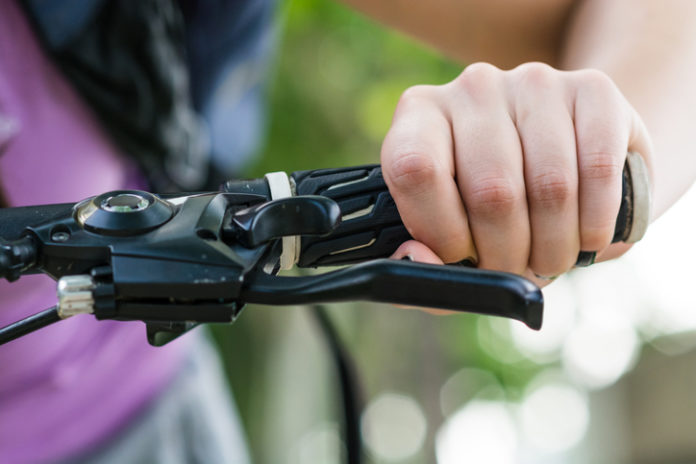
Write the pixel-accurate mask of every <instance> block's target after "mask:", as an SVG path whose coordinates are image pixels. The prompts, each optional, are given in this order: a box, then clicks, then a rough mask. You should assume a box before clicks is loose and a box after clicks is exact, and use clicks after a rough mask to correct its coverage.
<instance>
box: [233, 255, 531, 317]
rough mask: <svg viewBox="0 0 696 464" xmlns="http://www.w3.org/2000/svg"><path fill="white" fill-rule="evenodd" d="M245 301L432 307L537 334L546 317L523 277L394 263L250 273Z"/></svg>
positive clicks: (431, 265)
mask: <svg viewBox="0 0 696 464" xmlns="http://www.w3.org/2000/svg"><path fill="white" fill-rule="evenodd" d="M240 297H241V299H242V300H243V301H245V302H248V303H261V304H269V305H293V304H312V303H324V302H326V303H335V302H342V301H374V302H379V303H392V304H401V305H410V306H421V307H433V308H439V309H448V310H453V311H466V312H472V313H478V314H485V315H489V316H502V317H508V318H511V319H516V320H519V321H522V322H524V323H525V324H526V325H527V326H529V327H530V328H532V329H536V330H538V329H540V328H541V322H542V314H543V297H542V294H541V290H539V288H538V287H537V286H536V285H534V284H533V283H531V282H530V281H528V280H526V279H524V278H521V277H519V276H516V275H513V274H507V273H503V272H493V271H484V270H478V269H469V268H464V267H461V268H454V267H450V266H438V265H434V264H424V263H415V262H410V261H399V260H390V259H378V260H373V261H368V262H365V263H361V264H356V265H354V266H348V267H345V268H342V269H339V270H336V271H332V272H327V273H324V274H320V275H317V276H304V277H280V276H273V275H269V274H266V273H263V272H255V273H251V274H249V275H248V276H247V278H246V279H245V285H244V287H243V288H242V292H241V294H240Z"/></svg>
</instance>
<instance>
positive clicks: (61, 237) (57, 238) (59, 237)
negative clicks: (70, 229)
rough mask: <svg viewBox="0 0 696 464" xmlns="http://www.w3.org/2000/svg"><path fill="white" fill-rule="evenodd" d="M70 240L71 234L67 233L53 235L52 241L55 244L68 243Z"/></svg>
mask: <svg viewBox="0 0 696 464" xmlns="http://www.w3.org/2000/svg"><path fill="white" fill-rule="evenodd" d="M69 238H70V234H69V233H67V232H54V233H53V235H51V240H53V241H54V242H67V241H68V239H69Z"/></svg>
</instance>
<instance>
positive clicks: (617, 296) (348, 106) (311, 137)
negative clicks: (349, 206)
mask: <svg viewBox="0 0 696 464" xmlns="http://www.w3.org/2000/svg"><path fill="white" fill-rule="evenodd" d="M278 22H279V29H278V30H279V37H278V59H277V61H276V65H275V69H274V72H273V79H272V82H271V85H270V89H269V91H270V102H271V119H270V125H269V127H268V138H267V144H266V146H265V148H264V152H263V155H262V156H261V157H260V158H259V159H258V161H257V163H256V164H255V165H253V166H248V168H247V172H246V175H248V176H252V177H256V176H260V175H262V174H263V173H265V172H268V171H278V170H285V171H296V170H301V169H315V168H321V167H339V166H348V165H356V164H363V163H374V162H378V158H379V149H380V144H381V140H382V138H383V136H384V135H385V133H386V131H387V129H388V127H389V124H390V121H391V114H392V112H393V109H394V107H395V105H396V102H397V100H398V98H399V96H400V94H401V92H403V91H404V90H405V89H406V88H407V87H409V86H411V85H415V84H424V83H427V84H441V83H445V82H447V81H449V80H451V79H453V78H454V77H455V76H456V75H457V74H458V73H459V72H460V70H461V69H462V67H463V65H462V64H457V63H452V62H449V61H447V60H446V59H444V58H443V57H441V56H439V55H437V54H436V53H434V52H432V51H430V50H428V49H426V48H423V47H422V46H420V45H418V44H417V43H415V42H414V41H412V40H410V39H408V38H406V37H403V36H401V35H398V34H396V33H393V32H389V31H387V30H385V29H383V28H381V27H380V26H378V25H377V24H375V23H373V22H371V21H369V20H367V19H365V18H363V17H361V16H359V15H357V14H355V13H353V12H351V11H349V10H348V9H346V8H344V7H342V6H340V5H338V4H336V3H333V2H329V1H325V0H293V1H287V2H284V3H283V5H282V7H281V12H280V15H279V18H278ZM695 207H696V196H695V195H694V192H692V193H691V194H689V195H687V197H686V198H685V199H683V200H682V201H681V203H679V204H678V205H676V206H675V207H674V208H673V209H672V210H671V211H670V212H668V213H667V214H666V215H665V217H663V218H662V219H660V221H659V222H658V223H657V224H656V225H654V226H653V227H652V229H651V230H650V231H649V232H648V236H647V237H646V239H644V241H643V242H642V243H641V244H640V245H639V246H637V247H635V249H634V250H632V251H631V252H629V253H628V254H627V255H626V256H625V257H624V258H622V259H621V260H619V261H616V262H612V263H608V264H600V265H595V266H593V267H592V268H591V269H585V270H578V271H574V272H573V273H571V274H569V275H566V276H563V277H561V278H560V279H558V281H556V282H554V283H553V284H552V285H551V286H550V287H548V288H547V289H546V290H545V291H544V293H545V298H546V301H547V303H546V313H545V323H544V328H543V329H542V331H541V332H533V331H531V330H529V329H527V328H526V327H524V326H523V325H522V324H519V323H515V322H508V321H507V320H503V319H495V318H484V317H478V316H474V315H462V316H446V317H443V316H440V317H436V316H432V315H429V314H425V313H422V312H420V311H416V310H402V309H395V308H392V307H388V306H380V305H367V304H342V305H332V306H331V307H330V308H329V311H330V315H331V317H332V319H333V320H334V322H335V323H336V324H337V326H338V329H339V332H340V336H341V338H342V339H343V340H344V341H345V342H346V343H347V344H348V346H349V348H350V350H351V352H352V354H353V356H354V358H355V362H356V364H357V368H358V371H359V374H360V378H361V382H362V388H363V396H364V398H365V400H366V408H365V410H364V411H363V414H362V422H361V423H362V432H363V440H364V443H365V448H366V450H367V452H368V453H369V454H368V458H369V462H374V463H404V464H408V463H430V462H438V463H442V464H451V463H489V464H507V463H553V464H556V463H589V462H592V463H646V464H648V463H663V464H665V463H667V464H669V463H675V464H676V463H685V462H696V436H694V434H695V433H694V431H695V430H696V399H695V398H694V395H693V394H692V392H694V391H696V390H695V388H694V387H696V369H695V368H694V366H696V352H695V351H694V348H695V347H696V337H695V336H694V333H695V330H696V296H695V295H694V292H693V291H692V287H693V284H692V282H691V281H692V279H691V276H693V275H694V272H693V269H692V266H691V260H690V259H689V257H690V256H696V255H695V254H694V252H696V249H694V248H693V247H689V245H684V244H683V243H681V242H682V240H680V239H681V238H682V237H689V236H693V235H694V233H696V222H695V221H694V220H692V219H690V216H691V217H693V216H694V215H693V213H692V212H693V211H694V208H695ZM214 336H215V339H216V341H217V343H218V345H219V348H220V351H221V353H222V355H223V357H224V359H225V363H226V368H227V372H228V374H229V379H230V383H231V384H232V386H233V390H234V395H235V398H236V401H237V404H238V406H239V409H240V413H241V415H242V418H243V421H244V423H245V426H246V430H247V434H248V438H249V443H250V446H251V451H252V454H253V457H254V460H255V462H257V463H339V462H342V460H343V458H344V451H343V444H342V442H341V436H340V433H339V428H338V427H339V426H338V418H339V417H340V416H339V414H340V410H339V404H338V402H337V400H338V392H337V388H338V386H337V383H336V377H335V371H334V369H333V368H334V366H332V365H331V364H330V361H329V359H328V357H327V349H326V347H325V345H324V341H323V339H322V338H321V336H320V334H319V332H318V330H317V328H316V327H315V326H314V322H313V320H312V319H311V317H309V315H308V310H307V309H306V308H299V307H288V308H266V307H258V306H250V307H248V308H247V309H246V310H245V312H244V313H243V314H242V316H241V318H240V319H239V320H238V322H236V323H235V324H234V325H232V326H219V327H215V328H214Z"/></svg>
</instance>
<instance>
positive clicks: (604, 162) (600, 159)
mask: <svg viewBox="0 0 696 464" xmlns="http://www.w3.org/2000/svg"><path fill="white" fill-rule="evenodd" d="M622 170H623V166H622V164H621V160H620V159H619V157H618V156H616V155H615V154H613V153H610V152H608V151H595V152H590V153H586V154H584V155H583V157H582V162H581V163H580V176H581V177H582V178H583V179H586V180H592V181H605V182H606V181H611V180H615V179H617V178H618V177H619V176H620V175H621V172H622Z"/></svg>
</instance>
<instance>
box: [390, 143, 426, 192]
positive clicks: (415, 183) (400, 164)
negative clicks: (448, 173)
mask: <svg viewBox="0 0 696 464" xmlns="http://www.w3.org/2000/svg"><path fill="white" fill-rule="evenodd" d="M383 167H384V170H385V174H386V176H387V177H388V179H389V180H390V181H391V184H392V188H394V189H396V190H397V191H398V192H402V193H407V194H408V193H413V194H415V193H419V192H422V191H424V190H426V189H428V188H431V187H432V185H433V183H434V182H436V179H437V177H438V166H437V164H436V162H435V160H434V159H433V158H432V157H430V156H428V155H427V154H426V152H425V151H423V150H418V149H416V148H415V147H402V148H401V149H398V150H397V151H395V152H393V153H392V154H391V156H390V159H389V160H388V161H386V162H385V163H384V166H383Z"/></svg>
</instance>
